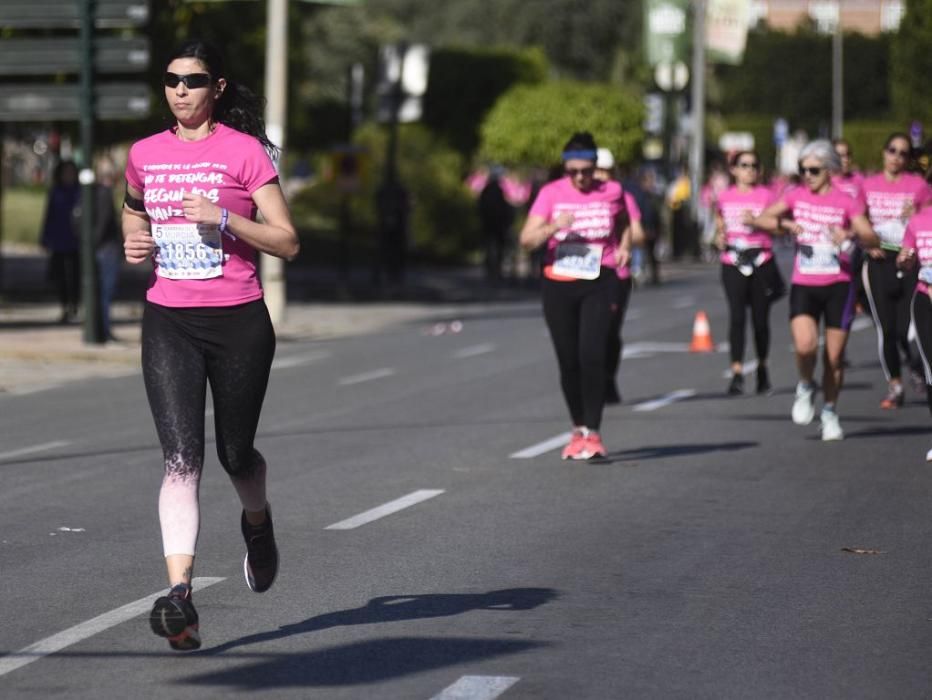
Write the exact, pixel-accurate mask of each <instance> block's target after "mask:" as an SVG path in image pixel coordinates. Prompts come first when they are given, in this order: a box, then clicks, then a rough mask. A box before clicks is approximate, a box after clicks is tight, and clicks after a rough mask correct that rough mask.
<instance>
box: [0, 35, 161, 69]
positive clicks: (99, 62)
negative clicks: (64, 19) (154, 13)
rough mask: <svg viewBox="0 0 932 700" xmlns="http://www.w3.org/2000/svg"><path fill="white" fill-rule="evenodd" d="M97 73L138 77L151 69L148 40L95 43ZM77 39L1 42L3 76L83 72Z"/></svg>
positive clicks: (143, 38) (99, 41) (8, 40)
mask: <svg viewBox="0 0 932 700" xmlns="http://www.w3.org/2000/svg"><path fill="white" fill-rule="evenodd" d="M94 49H95V50H94V69H95V70H96V71H97V72H98V73H135V72H138V71H143V70H145V69H146V68H148V67H149V58H150V52H149V40H148V39H147V38H145V37H134V38H131V39H125V38H120V37H102V38H99V39H95V40H94ZM81 60H82V54H81V42H80V41H79V40H78V39H76V38H67V39H65V38H53V39H20V38H13V39H0V75H54V74H58V73H79V72H80V71H81Z"/></svg>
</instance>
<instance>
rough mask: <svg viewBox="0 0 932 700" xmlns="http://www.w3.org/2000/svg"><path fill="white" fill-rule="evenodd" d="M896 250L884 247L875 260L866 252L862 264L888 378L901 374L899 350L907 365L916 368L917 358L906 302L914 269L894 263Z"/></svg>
mask: <svg viewBox="0 0 932 700" xmlns="http://www.w3.org/2000/svg"><path fill="white" fill-rule="evenodd" d="M896 255H897V254H896V252H895V251H892V250H885V251H884V257H883V258H882V259H880V260H876V259H874V258H872V257H870V256H865V260H864V265H863V267H862V268H861V279H862V280H863V283H864V292H865V294H866V295H867V301H868V303H869V304H870V309H871V315H872V316H873V317H874V325H875V327H876V328H877V349H878V354H879V355H880V363H881V365H882V366H883V372H884V374H885V375H886V377H887V380H888V381H889V380H891V379H899V378H900V377H901V376H902V368H901V362H902V360H901V359H900V353H902V354H903V356H904V357H906V358H907V360H908V362H909V364H910V366H912V367H913V368H918V360H917V358H916V357H915V355H914V353H913V352H912V349H911V348H910V344H909V339H908V337H907V336H908V333H909V304H910V300H911V299H912V296H913V291H914V290H915V289H916V279H917V275H918V273H917V271H916V270H912V271H902V270H898V269H897V266H896Z"/></svg>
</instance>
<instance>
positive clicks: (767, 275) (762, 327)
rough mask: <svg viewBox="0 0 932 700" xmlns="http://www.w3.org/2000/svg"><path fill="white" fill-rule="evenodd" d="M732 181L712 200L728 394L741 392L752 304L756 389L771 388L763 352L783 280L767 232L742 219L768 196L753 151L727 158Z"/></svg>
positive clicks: (767, 201) (758, 209)
mask: <svg viewBox="0 0 932 700" xmlns="http://www.w3.org/2000/svg"><path fill="white" fill-rule="evenodd" d="M729 166H730V171H731V177H732V179H733V180H734V184H733V185H732V186H731V187H729V188H728V189H727V190H725V191H724V192H722V193H721V194H719V196H718V200H717V203H716V212H715V218H716V239H715V243H716V245H717V247H718V248H719V249H720V250H721V251H722V255H721V258H720V260H721V263H722V286H724V288H725V298H726V299H727V300H728V311H729V319H730V323H729V331H728V344H729V347H730V350H731V381H730V382H729V384H728V394H730V395H733V396H734V395H738V394H741V393H743V392H744V344H745V326H746V324H747V309H748V307H750V309H751V325H752V326H753V327H754V347H755V349H756V350H757V387H756V390H757V393H758V394H765V393H767V392H768V391H770V388H771V385H770V375H769V374H768V372H767V355H768V354H769V352H770V304H771V303H772V301H773V300H774V298H775V297H776V295H777V294H778V293H779V290H780V288H781V287H782V286H783V285H782V278H781V277H780V271H779V270H778V269H777V264H776V262H775V261H774V259H773V239H772V238H771V235H770V233H768V232H767V231H762V230H759V229H753V228H751V227H749V226H746V225H745V224H744V217H745V216H746V215H747V214H750V215H751V216H757V215H758V214H760V213H761V212H762V211H763V210H764V209H765V208H766V207H767V205H768V204H770V202H771V200H772V199H773V196H772V195H771V192H770V188H768V187H764V186H763V185H759V184H758V177H759V175H760V158H759V157H758V155H757V153H756V152H754V151H739V152H737V153H735V154H734V155H733V156H732V157H731V159H730V162H729Z"/></svg>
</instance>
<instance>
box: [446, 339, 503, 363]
mask: <svg viewBox="0 0 932 700" xmlns="http://www.w3.org/2000/svg"><path fill="white" fill-rule="evenodd" d="M494 350H495V343H480V344H479V345H470V346H469V347H466V348H461V349H459V350H457V351H456V352H455V353H453V359H455V360H465V359H466V358H467V357H476V355H485V354H487V353H490V352H493V351H494Z"/></svg>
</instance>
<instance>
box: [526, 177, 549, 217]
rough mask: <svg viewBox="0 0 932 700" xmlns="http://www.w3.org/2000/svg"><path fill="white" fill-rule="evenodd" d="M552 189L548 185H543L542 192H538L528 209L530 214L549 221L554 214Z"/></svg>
mask: <svg viewBox="0 0 932 700" xmlns="http://www.w3.org/2000/svg"><path fill="white" fill-rule="evenodd" d="M552 191H553V190H552V188H551V187H548V186H547V185H544V186H543V187H541V189H540V192H538V193H537V198H536V199H535V200H534V203H533V204H532V205H531V208H530V210H529V211H528V214H529V215H530V216H540V217H543V218H544V219H545V220H547V221H549V220H550V216H551V214H553V202H552V201H551V197H550V193H551V192H552Z"/></svg>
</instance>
